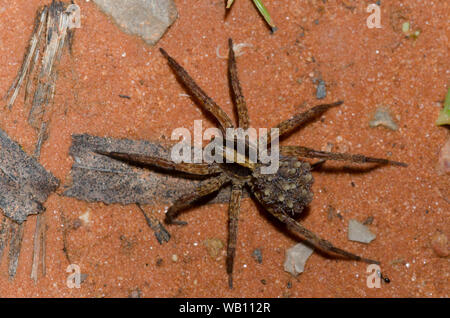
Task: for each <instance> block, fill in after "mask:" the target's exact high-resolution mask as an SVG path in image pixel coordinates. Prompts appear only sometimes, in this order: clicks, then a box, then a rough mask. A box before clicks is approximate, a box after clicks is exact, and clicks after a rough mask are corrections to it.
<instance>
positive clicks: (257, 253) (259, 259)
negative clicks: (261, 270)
mask: <svg viewBox="0 0 450 318" xmlns="http://www.w3.org/2000/svg"><path fill="white" fill-rule="evenodd" d="M252 256H253V258H254V259H255V260H256V261H257V262H258V263H259V264H262V261H263V259H262V252H261V249H259V248H257V249H255V250H254V251H253V253H252Z"/></svg>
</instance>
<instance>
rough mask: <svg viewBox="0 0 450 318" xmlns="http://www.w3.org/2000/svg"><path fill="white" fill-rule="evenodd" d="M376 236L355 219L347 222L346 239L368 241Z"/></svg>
mask: <svg viewBox="0 0 450 318" xmlns="http://www.w3.org/2000/svg"><path fill="white" fill-rule="evenodd" d="M375 238H376V235H375V234H373V233H372V232H370V230H369V229H368V228H367V227H366V226H365V225H364V224H361V223H359V222H358V221H356V220H350V221H349V223H348V239H349V240H350V241H355V242H361V243H366V244H368V243H370V242H372V241H373V240H374V239H375Z"/></svg>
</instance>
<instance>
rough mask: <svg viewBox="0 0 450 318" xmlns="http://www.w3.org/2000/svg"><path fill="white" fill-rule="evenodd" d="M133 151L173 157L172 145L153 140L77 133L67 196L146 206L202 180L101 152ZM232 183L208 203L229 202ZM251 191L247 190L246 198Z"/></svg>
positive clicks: (177, 194) (172, 199)
mask: <svg viewBox="0 0 450 318" xmlns="http://www.w3.org/2000/svg"><path fill="white" fill-rule="evenodd" d="M127 152H128V153H131V154H136V155H146V156H159V157H161V158H166V159H169V158H170V146H169V145H162V144H159V143H156V142H150V141H134V140H129V139H114V138H102V137H96V136H90V135H87V134H85V135H73V136H72V146H71V147H70V150H69V154H70V155H71V156H72V157H73V159H74V163H73V165H72V169H71V172H70V178H69V180H67V182H66V184H65V185H64V193H63V195H65V196H68V197H73V198H76V199H79V200H85V201H88V202H103V203H106V204H113V203H120V204H134V203H138V204H140V205H141V206H143V205H154V204H161V203H163V204H171V203H173V202H175V201H176V200H177V199H179V198H180V197H182V196H183V195H185V194H187V193H191V192H192V191H194V190H195V189H196V187H197V185H198V184H199V183H200V182H201V180H202V179H197V178H194V177H190V178H189V176H187V175H185V174H178V173H167V172H166V171H161V170H160V169H156V168H154V169H151V167H146V168H150V169H143V167H139V166H133V165H131V164H127V163H125V162H122V161H119V160H115V159H112V158H110V157H107V156H105V155H102V154H99V153H104V154H106V153H127ZM230 195H231V190H230V186H226V187H224V188H222V189H221V190H220V191H219V192H218V194H217V195H216V196H215V197H214V198H209V200H208V203H218V202H228V201H229V198H230ZM248 196H249V194H248V192H247V191H246V190H245V191H244V197H248Z"/></svg>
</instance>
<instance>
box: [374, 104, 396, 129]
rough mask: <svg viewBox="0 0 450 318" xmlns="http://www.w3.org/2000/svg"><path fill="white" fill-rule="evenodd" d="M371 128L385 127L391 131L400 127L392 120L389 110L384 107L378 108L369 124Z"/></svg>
mask: <svg viewBox="0 0 450 318" xmlns="http://www.w3.org/2000/svg"><path fill="white" fill-rule="evenodd" d="M369 126H370V127H372V128H374V127H378V126H383V127H386V128H388V129H391V130H398V125H397V124H396V123H395V122H394V120H393V119H392V117H391V114H390V113H389V110H387V109H386V108H383V107H379V108H377V110H376V112H375V114H374V115H373V117H372V119H371V120H370V122H369Z"/></svg>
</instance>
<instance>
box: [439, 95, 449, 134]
mask: <svg viewBox="0 0 450 318" xmlns="http://www.w3.org/2000/svg"><path fill="white" fill-rule="evenodd" d="M436 125H438V126H441V125H450V88H449V89H448V91H447V96H446V97H445V102H444V109H442V110H441V112H440V113H439V117H438V119H437V121H436Z"/></svg>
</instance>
